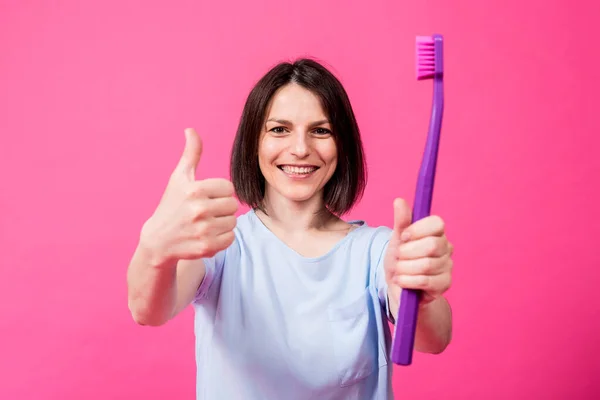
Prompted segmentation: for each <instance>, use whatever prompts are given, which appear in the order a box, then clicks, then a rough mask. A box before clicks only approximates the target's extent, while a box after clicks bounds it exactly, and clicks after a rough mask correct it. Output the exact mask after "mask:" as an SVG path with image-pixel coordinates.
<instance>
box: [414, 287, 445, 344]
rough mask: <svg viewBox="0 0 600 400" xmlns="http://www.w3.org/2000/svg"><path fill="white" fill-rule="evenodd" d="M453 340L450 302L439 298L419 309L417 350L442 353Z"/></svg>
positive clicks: (416, 338) (416, 337)
mask: <svg viewBox="0 0 600 400" xmlns="http://www.w3.org/2000/svg"><path fill="white" fill-rule="evenodd" d="M451 338H452V309H451V308H450V304H449V303H448V300H446V299H445V298H444V297H438V298H437V299H435V300H433V301H432V302H430V303H427V304H425V305H423V306H421V307H420V308H419V314H418V318H417V332H416V336H415V350H417V351H420V352H423V353H433V354H438V353H441V352H442V351H444V350H445V349H446V347H448V344H450V340H451Z"/></svg>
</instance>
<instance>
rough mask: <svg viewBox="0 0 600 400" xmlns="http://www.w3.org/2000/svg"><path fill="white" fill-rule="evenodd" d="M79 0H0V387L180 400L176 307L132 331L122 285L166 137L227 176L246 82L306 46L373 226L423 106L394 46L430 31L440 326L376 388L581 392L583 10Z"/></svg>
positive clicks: (591, 76) (412, 155) (585, 111)
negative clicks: (450, 263) (357, 157)
mask: <svg viewBox="0 0 600 400" xmlns="http://www.w3.org/2000/svg"><path fill="white" fill-rule="evenodd" d="M90 3H91V2H85V3H84V2H79V1H70V2H66V1H63V2H49V1H46V2H42V1H38V2H33V1H27V2H26V1H2V2H0V108H1V110H2V111H1V118H0V174H1V185H2V186H1V191H0V248H1V252H0V265H1V268H2V270H1V272H2V273H1V275H0V313H1V314H0V332H1V338H2V339H1V340H0V398H1V399H7V400H8V399H63V400H64V399H87V400H95V399H134V398H135V399H141V398H144V399H167V398H168V399H192V398H193V397H194V385H195V381H194V378H195V376H194V373H195V365H194V352H193V326H192V311H191V309H188V310H186V312H184V314H182V315H181V316H180V317H178V318H177V319H176V320H174V321H172V323H170V324H168V325H167V326H164V327H161V328H159V329H152V328H143V327H139V326H136V325H135V324H134V323H133V321H132V320H131V318H130V315H129V313H128V310H127V299H126V285H125V270H126V267H127V264H128V262H129V257H130V256H131V254H132V251H133V249H134V247H135V245H136V242H137V236H138V232H139V228H140V226H141V224H142V222H143V221H144V220H145V219H146V218H147V217H148V215H149V213H151V212H152V210H153V208H154V206H155V205H156V203H157V201H158V198H159V196H160V194H161V193H162V190H163V187H164V184H165V183H166V179H167V177H168V175H169V174H170V172H171V170H172V168H173V167H174V166H175V163H176V161H177V160H178V158H179V156H180V153H181V150H182V148H183V129H184V128H185V127H187V126H193V127H195V128H196V129H197V131H198V132H200V133H201V135H202V136H203V139H204V142H205V151H204V157H203V159H202V161H201V166H200V172H199V177H210V176H219V177H226V176H228V169H227V167H228V157H229V150H230V146H231V143H232V140H233V135H234V131H235V128H236V124H237V121H238V118H239V115H240V111H241V108H242V105H243V102H244V99H245V96H246V95H247V92H248V90H249V89H250V87H251V86H252V84H253V83H254V82H255V80H256V79H258V77H259V76H260V75H261V74H263V73H264V72H266V70H267V69H268V68H269V67H270V66H271V65H273V64H274V63H276V62H277V61H280V60H282V59H290V58H294V57H297V56H303V55H310V56H313V57H317V58H319V59H321V60H323V61H324V62H326V63H327V64H328V65H330V66H331V68H332V69H333V71H334V72H335V73H336V74H338V76H339V77H340V79H341V80H342V81H343V83H344V84H345V85H346V87H347V90H348V92H349V94H350V96H351V99H352V101H353V104H354V106H355V109H356V113H357V116H358V119H359V122H360V125H361V127H362V131H363V134H364V140H365V146H366V151H367V156H368V161H369V167H370V181H369V186H368V190H367V193H366V196H365V199H364V201H363V202H362V204H361V205H360V207H358V208H357V209H356V210H355V211H354V212H352V214H351V215H350V216H349V218H365V219H367V220H368V221H369V223H370V224H386V225H390V224H391V223H392V220H391V219H392V207H391V205H392V200H393V198H394V197H395V196H403V197H405V198H407V199H409V200H410V201H411V202H412V195H413V188H414V184H415V179H416V173H417V168H418V163H419V161H420V157H421V151H422V147H423V143H424V137H425V134H426V129H427V122H428V116H429V114H428V113H429V108H430V95H431V81H427V82H417V81H416V80H415V78H414V75H415V72H414V39H415V36H416V35H420V34H431V33H434V32H441V33H443V34H444V35H445V37H446V47H445V50H446V53H445V62H446V78H447V86H446V90H447V92H446V95H447V97H446V114H445V120H444V131H443V143H442V150H441V154H440V160H439V162H440V164H439V167H438V168H439V174H438V178H437V187H436V192H435V201H434V212H435V213H437V214H440V215H442V217H443V218H444V219H445V220H446V221H447V225H448V231H449V236H450V238H451V240H452V241H453V243H454V244H455V246H456V253H455V265H456V267H455V282H454V286H453V288H452V289H451V291H450V293H449V297H450V299H451V301H452V304H453V307H454V316H455V334H454V342H453V343H452V345H451V346H450V347H449V349H448V350H447V352H445V353H444V354H443V355H440V356H428V355H421V354H418V355H417V356H416V357H415V362H414V365H413V366H411V367H409V368H399V367H396V369H395V378H394V386H395V390H396V393H397V398H403V399H417V398H418V399H483V398H485V399H521V398H523V399H545V400H549V399H591V398H594V397H595V398H598V396H600V383H598V381H597V379H598V376H599V374H600V339H599V338H600V311H599V310H600V306H599V300H598V283H599V281H600V272H599V271H600V263H599V261H600V255H599V254H600V253H599V251H598V242H597V240H598V237H599V234H600V223H599V219H600V218H599V217H600V211H599V208H598V202H599V201H600V196H599V185H598V182H599V181H600V179H599V178H598V175H599V173H600V159H599V158H597V156H598V144H599V142H600V139H599V135H600V131H599V129H598V128H599V123H598V110H597V107H598V103H597V99H598V98H597V94H598V92H599V91H600V83H599V82H600V81H599V80H598V77H597V71H598V59H599V57H598V51H599V49H600V47H599V45H598V43H597V40H596V39H595V36H597V35H596V33H595V32H594V30H593V28H595V27H597V26H598V16H599V15H600V6H599V5H598V3H597V2H592V1H585V2H584V1H580V2H574V1H572V0H571V1H567V0H556V1H545V0H539V1H522V0H519V1H517V0H508V1H502V2H487V1H481V0H465V1H452V2H450V1H441V0H435V1H434V0H431V1H412V2H399V1H391V0H390V1H368V2H356V3H355V5H351V4H349V2H347V1H337V2H332V1H325V2H324V3H323V4H319V2H318V1H316V0H314V1H313V0H311V1H303V2H292V3H287V2H283V1H276V0H269V1H236V2H218V1H170V2H162V4H159V3H158V2H154V3H151V2H146V1H119V2H116V1H114V2H112V3H111V4H108V2H94V3H95V4H94V5H91V4H90ZM356 4H361V5H356ZM536 19H537V20H536ZM594 101H596V102H594ZM594 106H595V107H594ZM594 108H595V109H594ZM594 381H596V382H594Z"/></svg>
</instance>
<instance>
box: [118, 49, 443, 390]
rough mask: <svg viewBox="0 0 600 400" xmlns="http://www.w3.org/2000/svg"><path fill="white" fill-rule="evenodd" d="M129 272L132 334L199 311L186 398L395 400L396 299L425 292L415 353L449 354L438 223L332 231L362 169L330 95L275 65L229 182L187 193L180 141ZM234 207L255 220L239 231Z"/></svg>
mask: <svg viewBox="0 0 600 400" xmlns="http://www.w3.org/2000/svg"><path fill="white" fill-rule="evenodd" d="M185 133H186V145H185V149H184V152H183V155H182V157H181V160H180V161H179V164H178V165H177V167H176V168H175V170H174V171H173V173H172V175H171V177H170V180H169V182H168V185H167V188H166V190H165V193H164V195H163V197H162V199H161V201H160V204H159V205H158V207H157V209H156V211H155V212H154V214H153V215H152V216H151V217H150V218H149V219H148V221H147V222H146V223H145V224H144V226H143V228H142V231H141V235H140V241H139V245H138V247H137V249H136V251H135V254H134V256H133V258H132V261H131V264H130V265H129V268H128V274H127V278H128V288H129V307H130V310H131V313H132V315H133V318H134V319H135V320H136V321H137V322H138V323H139V324H142V325H153V326H157V325H162V324H164V323H166V322H167V321H168V320H170V319H171V318H173V317H174V316H175V315H177V314H178V313H179V312H180V311H181V310H182V309H183V308H184V307H186V306H188V305H189V304H193V306H194V308H195V312H196V313H195V333H196V338H197V339H196V360H197V399H209V400H214V399H227V400H234V399H236V400H237V399H243V400H270V399H275V400H283V399H286V400H293V399H322V400H325V399H332V400H333V399H336V400H337V399H339V400H351V399H356V400H369V399H391V398H393V394H392V389H391V371H392V363H391V362H390V361H389V358H388V353H389V349H390V344H391V333H390V329H389V325H388V321H391V322H392V323H393V321H394V318H395V314H396V311H397V309H398V303H399V299H400V291H401V290H402V288H416V289H421V290H423V293H424V295H423V301H422V302H421V305H420V312H419V320H418V327H417V337H416V344H415V346H416V350H417V351H421V352H429V353H439V352H441V351H443V350H444V349H445V348H446V346H447V345H448V343H449V341H450V336H451V312H450V307H449V305H448V302H447V301H446V299H445V298H444V297H443V293H444V292H445V291H446V290H447V289H448V288H449V286H450V281H451V269H452V260H451V254H452V245H451V244H450V243H449V242H448V240H447V238H446V236H445V234H444V223H443V221H442V219H440V218H439V217H435V216H432V217H429V218H425V219H423V220H420V221H418V222H416V223H414V224H411V215H410V214H411V212H410V209H409V207H408V205H407V203H406V202H404V201H403V200H401V199H398V200H396V201H395V202H394V204H393V205H392V204H390V207H394V209H393V210H394V223H393V228H387V227H371V226H369V225H368V224H367V223H366V222H365V221H349V222H347V221H345V220H343V219H342V218H341V216H342V215H344V214H345V213H346V212H347V211H348V210H350V209H351V208H352V206H353V205H354V204H355V203H356V202H357V201H358V200H359V199H360V197H361V195H362V193H363V190H364V187H365V184H366V168H365V164H364V158H363V149H362V144H361V138H360V134H359V129H358V126H357V123H356V120H355V117H354V113H353V111H352V107H351V105H350V101H349V99H348V96H347V94H346V92H345V90H344V88H343V87H342V85H341V84H340V82H339V81H338V80H337V79H336V78H335V77H334V76H333V75H332V74H331V73H330V72H329V71H328V70H327V69H325V68H324V67H323V66H322V65H320V64H318V63H317V62H315V61H312V60H308V59H301V60H298V61H296V62H295V63H282V64H279V65H277V66H276V67H274V68H273V69H272V70H270V71H269V72H268V73H267V74H266V75H265V76H264V77H263V78H262V79H261V80H260V81H259V82H258V83H257V84H256V86H255V87H254V89H253V90H252V91H251V93H250V95H249V97H248V100H247V102H246V105H245V107H244V110H243V113H242V118H241V121H240V124H239V129H238V131H237V136H236V138H235V143H234V146H233V151H232V156H231V177H232V181H231V182H230V181H227V180H224V179H205V180H196V179H195V171H196V167H197V165H198V163H199V161H200V157H201V153H202V144H201V141H200V138H199V137H198V135H197V134H196V133H195V132H194V131H193V130H191V129H188V130H186V131H185ZM234 194H235V195H236V196H237V198H238V199H239V200H240V201H241V202H243V203H245V204H247V205H249V206H250V207H251V210H250V211H249V212H247V213H245V214H243V215H241V216H239V217H238V218H236V217H235V213H236V211H237V209H238V202H237V201H236V199H235V198H234Z"/></svg>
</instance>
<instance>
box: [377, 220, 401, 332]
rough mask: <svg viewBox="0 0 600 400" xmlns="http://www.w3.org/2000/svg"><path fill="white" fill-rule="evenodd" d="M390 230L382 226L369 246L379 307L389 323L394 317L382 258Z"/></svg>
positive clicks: (393, 321)
mask: <svg viewBox="0 0 600 400" xmlns="http://www.w3.org/2000/svg"><path fill="white" fill-rule="evenodd" d="M391 233H392V230H391V229H389V228H387V227H382V228H380V229H379V230H378V232H377V233H376V234H375V237H374V239H373V243H372V246H371V252H372V254H371V260H372V262H373V263H372V265H373V268H374V283H375V288H376V290H377V295H378V297H379V302H380V304H381V307H382V308H383V309H384V310H385V314H386V316H387V318H388V320H389V321H390V322H391V323H395V320H394V317H393V315H392V312H391V310H390V302H389V299H388V285H387V282H386V280H385V270H384V258H385V252H386V251H387V248H388V244H389V242H390V236H391Z"/></svg>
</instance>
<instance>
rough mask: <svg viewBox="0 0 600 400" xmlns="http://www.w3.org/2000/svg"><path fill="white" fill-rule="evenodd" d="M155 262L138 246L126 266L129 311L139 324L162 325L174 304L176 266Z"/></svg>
mask: <svg viewBox="0 0 600 400" xmlns="http://www.w3.org/2000/svg"><path fill="white" fill-rule="evenodd" d="M155 264H156V261H154V260H153V258H152V256H151V254H150V252H149V251H148V250H147V249H145V248H144V247H143V246H141V245H140V246H138V248H137V249H136V251H135V253H134V255H133V257H132V260H131V263H130V264H129V268H128V269H127V292H128V304H129V310H130V312H131V315H132V317H133V319H134V320H135V321H136V322H137V323H139V324H141V325H154V326H157V325H162V324H164V323H165V322H167V321H168V320H169V319H170V318H171V316H172V314H173V309H174V308H175V304H176V299H177V292H176V290H177V288H176V286H177V285H176V282H177V279H176V274H177V268H176V267H175V266H165V265H155Z"/></svg>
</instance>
